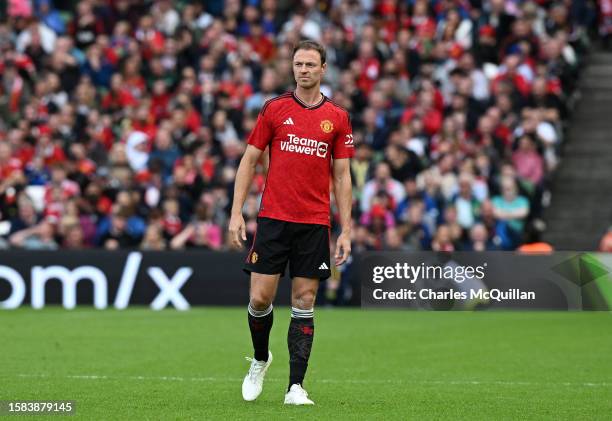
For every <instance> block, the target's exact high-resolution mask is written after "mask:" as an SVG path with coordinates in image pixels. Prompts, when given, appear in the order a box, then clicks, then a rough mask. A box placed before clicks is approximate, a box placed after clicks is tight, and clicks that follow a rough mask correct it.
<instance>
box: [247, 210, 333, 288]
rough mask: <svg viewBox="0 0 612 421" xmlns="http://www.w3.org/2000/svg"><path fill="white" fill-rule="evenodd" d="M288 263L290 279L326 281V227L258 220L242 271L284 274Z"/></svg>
mask: <svg viewBox="0 0 612 421" xmlns="http://www.w3.org/2000/svg"><path fill="white" fill-rule="evenodd" d="M287 262H289V275H290V276H291V277H292V278H294V277H296V276H299V277H304V278H319V279H327V278H329V277H330V276H331V270H330V266H329V264H330V262H329V227H327V226H325V225H317V224H300V223H296V222H287V221H280V220H278V219H271V218H257V232H256V233H255V239H254V240H253V246H252V247H251V250H250V251H249V254H248V255H247V258H246V261H245V264H244V268H243V269H244V271H245V272H246V273H251V272H255V273H263V274H267V275H275V274H277V273H280V274H281V275H284V273H285V268H286V267H287Z"/></svg>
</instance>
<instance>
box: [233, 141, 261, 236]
mask: <svg viewBox="0 0 612 421" xmlns="http://www.w3.org/2000/svg"><path fill="white" fill-rule="evenodd" d="M262 154H263V151H262V150H261V149H258V148H256V147H255V146H253V145H247V148H246V152H245V153H244V156H243V157H242V159H241V160H240V165H239V166H238V172H237V173H236V182H235V183H234V201H233V203H232V214H231V217H230V222H229V234H230V241H231V245H232V246H233V247H236V248H240V247H242V241H246V224H245V222H244V217H243V216H242V206H243V205H244V201H245V200H246V197H247V194H248V192H249V188H250V187H251V183H252V182H253V176H254V175H255V168H256V167H257V163H258V162H259V160H260V158H261V155H262ZM241 239H242V241H241Z"/></svg>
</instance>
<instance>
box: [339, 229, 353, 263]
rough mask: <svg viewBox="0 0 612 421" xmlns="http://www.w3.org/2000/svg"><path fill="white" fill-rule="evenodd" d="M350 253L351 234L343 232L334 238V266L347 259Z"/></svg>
mask: <svg viewBox="0 0 612 421" xmlns="http://www.w3.org/2000/svg"><path fill="white" fill-rule="evenodd" d="M350 254H351V234H350V233H346V232H343V233H342V234H340V236H339V237H338V239H337V240H336V255H335V260H336V266H340V265H341V264H343V263H344V262H346V261H347V259H348V258H349V256H350Z"/></svg>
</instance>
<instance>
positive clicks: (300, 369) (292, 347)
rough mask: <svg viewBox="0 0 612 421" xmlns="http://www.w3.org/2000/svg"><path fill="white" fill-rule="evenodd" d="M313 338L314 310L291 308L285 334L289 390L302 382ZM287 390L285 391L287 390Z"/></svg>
mask: <svg viewBox="0 0 612 421" xmlns="http://www.w3.org/2000/svg"><path fill="white" fill-rule="evenodd" d="M313 338H314V309H310V310H302V309H299V308H295V307H291V323H289V333H288V334H287V345H288V347H289V388H290V387H291V385H292V384H299V385H301V384H302V383H303V382H304V376H305V375H306V369H307V368H308V359H309V358H310V350H311V349H312V340H313ZM289 388H287V391H288V390H289Z"/></svg>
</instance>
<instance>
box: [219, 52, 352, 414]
mask: <svg viewBox="0 0 612 421" xmlns="http://www.w3.org/2000/svg"><path fill="white" fill-rule="evenodd" d="M325 69H326V64H325V49H324V48H323V47H322V46H321V45H320V44H318V43H316V42H313V41H302V42H300V43H299V44H298V45H297V46H296V47H295V48H294V50H293V74H294V77H295V81H296V84H297V87H296V89H295V91H293V92H288V93H286V94H283V95H280V96H278V97H276V98H274V99H271V100H269V101H268V102H266V103H265V104H264V106H263V108H262V109H261V112H260V114H259V117H258V119H257V123H256V125H255V128H254V129H253V131H252V133H251V135H250V136H249V139H248V145H247V148H246V151H245V153H244V156H243V157H242V160H241V162H240V166H239V167H238V172H237V174H236V185H235V189H234V202H233V206H232V215H231V219H230V223H229V231H230V236H231V241H232V244H233V245H234V246H236V247H241V246H242V241H245V240H246V231H245V222H244V218H243V216H242V206H243V204H244V201H245V199H246V196H247V193H248V190H249V187H250V185H251V182H252V180H253V174H254V172H255V166H256V165H257V162H258V161H259V159H260V158H261V155H262V153H263V151H264V150H265V149H266V147H267V148H268V149H269V159H270V163H269V169H268V175H267V179H266V185H265V188H264V193H263V197H262V201H261V206H260V209H259V215H258V219H257V232H256V234H255V239H254V240H253V246H252V247H251V250H250V251H249V254H248V255H247V259H246V262H245V266H244V270H245V271H246V272H248V273H250V274H251V288H250V301H249V306H248V321H249V328H250V330H251V339H252V341H253V348H254V350H255V355H254V357H253V359H251V368H250V369H249V372H248V374H247V375H246V377H245V378H244V382H243V384H242V396H243V398H244V399H245V400H247V401H252V400H255V399H256V398H257V397H258V396H259V394H260V393H261V391H262V388H263V380H264V376H265V374H266V370H267V369H268V367H269V366H270V364H271V363H272V354H271V353H270V351H269V350H268V340H269V336H270V329H271V328H272V320H273V310H272V301H273V300H274V297H275V295H276V289H277V286H278V282H279V279H280V277H281V276H282V274H283V273H284V272H285V267H286V266H287V262H289V274H290V276H291V278H292V286H291V322H290V324H289V332H288V335H287V344H288V347H289V387H288V388H287V394H286V395H285V403H286V404H293V405H305V404H310V405H312V404H313V402H312V400H310V399H309V398H308V394H307V393H306V391H305V390H304V389H303V387H302V385H303V381H304V376H305V374H306V368H307V367H308V359H309V357H310V350H311V349H312V341H313V337H314V301H315V296H316V293H317V288H318V285H319V280H321V279H326V278H328V277H329V276H330V274H331V272H330V255H329V253H330V252H329V227H330V216H329V212H330V210H329V193H330V192H329V184H330V176H331V177H332V180H333V188H334V195H335V197H336V202H337V203H338V208H339V212H340V224H341V226H342V233H341V234H340V236H339V237H338V240H337V243H336V256H335V258H336V265H341V264H343V263H344V262H345V261H346V259H347V258H348V256H349V254H350V251H351V239H350V237H351V235H350V230H351V203H352V198H351V176H350V167H349V158H351V157H352V156H353V135H352V130H351V123H350V119H349V115H348V113H347V112H346V110H344V109H343V108H341V107H340V106H338V105H337V104H335V103H333V102H332V101H330V100H329V99H328V98H326V97H325V96H324V95H323V94H321V92H320V85H321V80H322V78H323V75H324V74H325Z"/></svg>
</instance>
